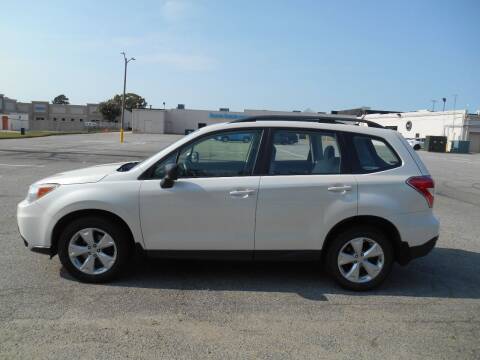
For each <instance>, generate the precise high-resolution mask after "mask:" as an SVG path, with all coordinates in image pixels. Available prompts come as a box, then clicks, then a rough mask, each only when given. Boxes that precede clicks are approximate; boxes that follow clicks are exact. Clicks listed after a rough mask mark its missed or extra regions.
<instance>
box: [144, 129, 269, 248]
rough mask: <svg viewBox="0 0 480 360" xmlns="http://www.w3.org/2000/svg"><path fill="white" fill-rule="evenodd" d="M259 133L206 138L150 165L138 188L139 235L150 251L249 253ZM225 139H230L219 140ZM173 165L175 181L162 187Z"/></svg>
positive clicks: (252, 232)
mask: <svg viewBox="0 0 480 360" xmlns="http://www.w3.org/2000/svg"><path fill="white" fill-rule="evenodd" d="M261 133H262V131H261V130H241V131H230V132H225V133H218V134H215V135H207V136H205V137H203V138H201V139H199V140H196V141H194V142H193V143H190V144H187V145H184V146H183V147H182V148H181V149H179V150H178V151H176V152H174V153H172V154H170V155H169V156H167V157H166V158H165V159H163V160H162V161H160V162H159V163H158V164H157V165H155V169H153V171H152V172H151V173H152V176H151V179H147V180H143V181H142V184H141V188H140V219H141V225H142V233H143V237H144V241H145V245H146V246H147V248H148V249H149V250H248V251H253V249H254V232H255V206H256V201H257V195H258V186H259V182H260V177H258V176H252V171H253V167H254V163H255V160H256V156H257V152H258V147H259V144H260V138H261ZM225 136H228V137H229V139H231V140H228V141H224V140H222V139H224V137H225ZM237 139H242V141H238V140H237ZM244 139H248V141H246V140H244ZM174 162H177V163H178V166H179V170H180V175H179V179H178V180H177V181H175V184H174V185H173V187H172V188H170V189H162V188H161V186H160V181H161V179H162V178H163V177H164V176H165V165H166V164H168V163H174Z"/></svg>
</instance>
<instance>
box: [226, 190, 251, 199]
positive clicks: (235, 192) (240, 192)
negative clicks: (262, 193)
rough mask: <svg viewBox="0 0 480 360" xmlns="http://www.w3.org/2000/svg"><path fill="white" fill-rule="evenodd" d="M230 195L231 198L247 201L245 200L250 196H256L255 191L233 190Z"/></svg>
mask: <svg viewBox="0 0 480 360" xmlns="http://www.w3.org/2000/svg"><path fill="white" fill-rule="evenodd" d="M229 194H230V196H231V197H234V198H241V199H245V198H247V197H249V196H250V195H254V194H255V190H253V189H245V190H232V191H230V193H229Z"/></svg>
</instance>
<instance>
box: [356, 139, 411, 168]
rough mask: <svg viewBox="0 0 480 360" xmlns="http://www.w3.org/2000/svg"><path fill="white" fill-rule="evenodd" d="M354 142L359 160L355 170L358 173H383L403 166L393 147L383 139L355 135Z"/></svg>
mask: <svg viewBox="0 0 480 360" xmlns="http://www.w3.org/2000/svg"><path fill="white" fill-rule="evenodd" d="M352 141H353V146H354V148H355V152H356V155H357V159H358V163H357V164H355V165H356V166H355V168H356V169H354V172H356V173H370V172H377V171H383V170H388V169H393V168H395V167H398V166H400V165H401V164H402V162H401V160H400V158H399V157H398V155H397V154H396V153H395V152H394V151H393V149H392V147H391V146H390V145H388V144H387V142H386V141H385V140H383V139H379V138H373V137H370V136H367V135H354V136H353V137H352Z"/></svg>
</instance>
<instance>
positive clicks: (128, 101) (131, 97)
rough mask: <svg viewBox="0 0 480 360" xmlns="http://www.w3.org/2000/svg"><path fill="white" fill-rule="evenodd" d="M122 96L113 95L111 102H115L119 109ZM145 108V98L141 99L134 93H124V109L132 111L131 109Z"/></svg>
mask: <svg viewBox="0 0 480 360" xmlns="http://www.w3.org/2000/svg"><path fill="white" fill-rule="evenodd" d="M122 97H123V96H122V95H121V94H120V95H115V96H114V97H113V99H112V100H113V101H114V102H116V103H117V104H118V105H119V106H120V109H121V108H122ZM146 107H147V102H146V101H145V98H143V97H141V96H140V95H137V94H134V93H126V94H125V109H127V110H132V109H145V108H146Z"/></svg>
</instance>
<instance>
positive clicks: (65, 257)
mask: <svg viewBox="0 0 480 360" xmlns="http://www.w3.org/2000/svg"><path fill="white" fill-rule="evenodd" d="M129 248H130V247H129V239H128V238H127V237H126V235H125V231H123V229H122V228H121V227H120V226H118V224H116V223H115V222H113V221H110V220H109V219H102V218H95V217H84V218H80V219H77V220H74V221H72V222H71V223H69V224H68V225H67V226H66V227H65V228H64V230H63V232H62V233H61V235H60V239H59V243H58V256H59V258H60V261H61V262H62V264H63V266H64V267H65V268H66V269H67V271H68V272H69V273H70V274H71V275H72V276H73V277H75V278H76V279H78V280H80V281H83V282H92V283H101V282H107V281H110V280H112V279H113V278H115V277H116V276H117V275H118V274H119V273H120V272H121V270H122V269H123V267H124V265H125V263H126V261H127V260H128V256H129V253H130V251H129V250H130V249H129Z"/></svg>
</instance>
